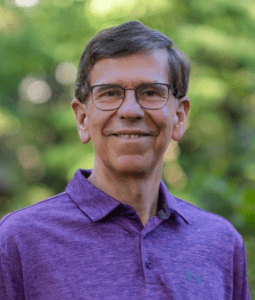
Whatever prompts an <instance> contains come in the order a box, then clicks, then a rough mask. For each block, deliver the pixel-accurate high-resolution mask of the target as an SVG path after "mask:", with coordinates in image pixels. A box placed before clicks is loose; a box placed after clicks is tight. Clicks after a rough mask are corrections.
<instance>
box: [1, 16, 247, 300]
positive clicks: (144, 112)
mask: <svg viewBox="0 0 255 300" xmlns="http://www.w3.org/2000/svg"><path fill="white" fill-rule="evenodd" d="M189 71H190V69H189V64H188V62H187V61H186V59H185V56H184V55H183V54H182V53H181V52H180V51H179V50H177V49H175V48H174V47H173V42H172V41H171V40H170V39H169V38H168V37H166V36H165V35H163V34H162V33H160V32H158V31H155V30H152V29H149V28H147V27H145V26H144V25H143V24H142V23H140V22H128V23H125V24H122V25H120V26H118V27H115V28H110V29H107V30H104V31H102V32H100V33H99V34H98V35H96V36H95V37H94V38H93V39H92V40H91V41H90V43H89V44H88V46H87V47H86V49H85V52H84V54H83V56H82V58H81V62H80V67H79V75H78V83H77V90H76V99H74V100H73V102H72V108H73V110H74V112H75V116H76V120H77V126H78V132H79V135H80V138H81V141H82V142H83V143H84V144H86V143H88V142H89V141H90V140H91V141H92V143H93V146H94V149H95V154H96V157H95V168H94V170H92V171H91V170H84V169H80V170H78V171H77V172H76V174H75V175H74V178H73V179H72V181H71V182H70V183H69V185H68V186H67V188H66V191H65V192H64V193H61V194H59V195H56V196H55V197H52V198H50V199H47V200H45V201H42V202H40V203H37V204H35V205H33V206H30V207H28V208H25V209H22V210H19V211H16V212H13V213H11V214H9V215H7V216H5V217H4V218H3V220H2V221H1V224H0V230H1V234H0V251H1V252H0V253H1V261H0V263H1V268H0V298H1V299H4V300H5V299H11V300H14V299H15V300H17V299H27V300H41V299H45V300H46V299H158V300H162V299H179V300H183V299H203V300H204V299H227V300H230V299H235V300H240V299H242V300H246V299H247V300H248V299H250V295H249V288H248V281H247V265H246V253H245V247H244V242H243V238H242V236H241V235H240V234H239V233H238V232H237V231H236V229H235V228H234V227H233V225H231V223H230V222H228V221H227V220H226V219H224V218H223V217H221V216H218V215H215V214H213V213H209V212H206V211H204V210H202V209H200V208H198V207H196V206H194V205H192V204H190V203H187V202H185V201H183V200H181V199H178V198H176V197H174V196H173V195H171V194H170V192H169V191H168V189H167V187H166V185H165V183H164V182H163V180H162V179H161V175H162V167H163V157H164V154H165V152H166V150H167V148H168V145H169V143H170V142H171V140H172V139H173V140H175V141H180V140H181V139H182V137H183V135H184V132H185V126H186V122H187V117H188V114H189V111H190V99H189V98H188V97H187V96H186V94H187V91H188V81H189ZM85 155H86V154H85Z"/></svg>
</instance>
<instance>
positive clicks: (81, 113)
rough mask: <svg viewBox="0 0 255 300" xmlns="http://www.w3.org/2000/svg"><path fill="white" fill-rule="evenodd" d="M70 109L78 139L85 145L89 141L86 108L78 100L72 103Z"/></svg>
mask: <svg viewBox="0 0 255 300" xmlns="http://www.w3.org/2000/svg"><path fill="white" fill-rule="evenodd" d="M72 108H73V110H74V113H75V117H76V121H77V128H78V133H79V136H80V139H81V141H82V143H83V144H87V143H88V142H89V141H90V140H91V136H90V133H89V116H88V107H86V106H85V105H84V104H83V103H81V102H80V101H79V100H78V99H74V100H73V101H72Z"/></svg>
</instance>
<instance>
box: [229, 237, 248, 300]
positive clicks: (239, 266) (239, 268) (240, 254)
mask: <svg viewBox="0 0 255 300" xmlns="http://www.w3.org/2000/svg"><path fill="white" fill-rule="evenodd" d="M234 259H235V262H234V292H233V300H240V299H242V300H251V295H250V291H249V283H248V272H247V257H246V250H245V245H244V241H243V239H242V248H241V251H238V250H237V251H236V253H235V257H234Z"/></svg>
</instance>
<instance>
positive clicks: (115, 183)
mask: <svg viewBox="0 0 255 300" xmlns="http://www.w3.org/2000/svg"><path fill="white" fill-rule="evenodd" d="M162 165H163V164H162ZM158 169H159V170H157V169H156V168H155V169H154V170H153V171H152V172H151V173H150V174H142V173H139V174H137V173H136V174H130V173H129V174H127V173H116V171H111V170H109V169H107V168H103V169H102V168H100V169H99V168H98V167H96V165H95V169H94V170H93V172H92V174H91V175H90V176H89V177H88V181H89V182H90V183H92V184H93V185H94V186H96V187H97V188H99V189H100V190H101V191H103V192H104V193H106V194H107V195H109V196H111V197H113V198H115V199H116V200H119V201H120V202H121V203H123V204H128V205H130V206H132V207H133V208H134V209H135V210H136V212H137V214H138V215H139V217H140V219H141V222H142V223H143V225H144V226H145V225H146V224H147V223H148V221H149V220H150V219H151V218H152V217H153V216H154V215H155V214H156V212H157V208H158V194H159V185H160V180H161V174H162V166H161V168H158Z"/></svg>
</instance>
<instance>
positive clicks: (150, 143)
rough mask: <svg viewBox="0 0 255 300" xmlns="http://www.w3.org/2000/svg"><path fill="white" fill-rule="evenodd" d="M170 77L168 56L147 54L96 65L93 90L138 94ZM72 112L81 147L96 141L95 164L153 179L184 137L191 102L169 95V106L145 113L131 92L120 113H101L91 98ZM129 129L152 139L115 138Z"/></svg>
mask: <svg viewBox="0 0 255 300" xmlns="http://www.w3.org/2000/svg"><path fill="white" fill-rule="evenodd" d="M168 77H169V76H168V63H167V55H166V53H165V52H163V51H156V52H154V53H153V54H149V55H145V54H134V55H131V56H128V57H124V58H118V59H116V58H115V59H111V58H106V59H102V60H100V61H98V62H97V63H96V64H95V65H94V66H93V68H92V71H91V77H90V78H91V79H90V86H93V85H99V84H116V85H119V86H121V87H123V88H129V89H134V88H136V87H137V86H139V85H141V84H143V83H167V84H169V78H168ZM72 107H73V109H74V111H75V114H76V119H77V124H78V131H79V134H80V138H81V140H82V142H83V143H84V144H86V143H88V142H89V141H90V140H92V143H93V146H94V149H95V155H96V161H95V164H99V165H100V167H101V168H103V169H105V168H107V169H108V170H110V171H111V172H116V173H122V174H130V175H131V174H135V173H142V174H145V173H147V174H149V173H150V172H152V171H153V169H155V168H157V169H158V170H159V171H160V170H161V171H162V166H163V158H164V154H165V152H166V150H167V148H168V145H169V143H170V141H171V139H172V138H173V139H174V140H176V141H178V140H180V139H181V138H182V137H183V134H184V131H185V125H186V118H187V115H188V112H189V109H190V101H189V98H188V97H184V98H182V99H180V100H179V102H178V100H176V99H175V98H174V96H173V94H172V91H171V90H170V91H169V100H168V103H167V104H166V105H165V106H164V107H163V108H161V109H157V110H147V109H144V108H142V107H141V106H140V104H139V103H138V102H137V100H136V98H135V92H134V91H133V90H127V91H126V97H125V99H124V102H123V103H122V105H121V107H120V108H119V109H118V110H114V111H102V110H99V109H98V108H96V107H95V106H94V104H93V102H92V99H91V94H90V96H89V99H88V103H87V105H86V106H84V104H81V103H80V102H79V101H78V100H77V99H75V100H73V102H72ZM180 122H183V124H180ZM125 130H128V131H132V130H134V131H142V132H145V133H147V134H149V136H144V137H141V138H136V139H130V138H122V137H118V136H116V135H114V134H116V132H119V131H125Z"/></svg>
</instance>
